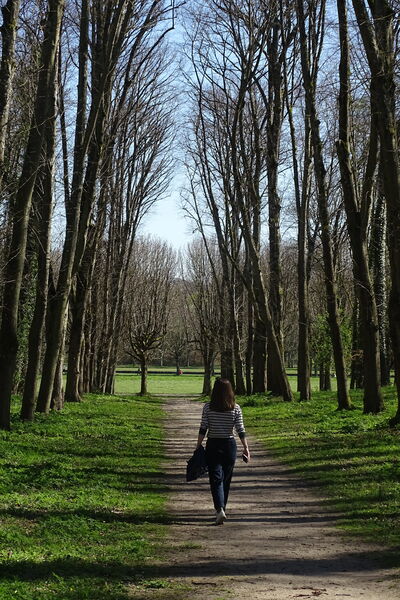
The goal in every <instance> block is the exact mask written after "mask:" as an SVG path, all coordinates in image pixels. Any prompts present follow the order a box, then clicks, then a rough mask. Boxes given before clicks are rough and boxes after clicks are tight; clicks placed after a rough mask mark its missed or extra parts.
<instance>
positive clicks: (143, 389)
mask: <svg viewBox="0 0 400 600" xmlns="http://www.w3.org/2000/svg"><path fill="white" fill-rule="evenodd" d="M146 394H147V361H146V359H145V358H143V359H142V360H141V361H140V395H141V396H146Z"/></svg>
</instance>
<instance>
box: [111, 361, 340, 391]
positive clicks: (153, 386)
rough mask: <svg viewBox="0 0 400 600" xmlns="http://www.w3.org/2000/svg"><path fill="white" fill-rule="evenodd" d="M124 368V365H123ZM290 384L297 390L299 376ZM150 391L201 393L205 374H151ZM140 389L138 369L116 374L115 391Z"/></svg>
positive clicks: (313, 382)
mask: <svg viewBox="0 0 400 600" xmlns="http://www.w3.org/2000/svg"><path fill="white" fill-rule="evenodd" d="M121 368H122V367H121ZM289 381H290V385H291V387H292V389H293V391H295V390H296V389H297V378H296V377H294V376H290V375H289ZM311 386H312V389H313V390H318V387H319V379H318V377H312V378H311ZM147 387H148V392H149V394H152V395H155V396H157V395H158V394H172V395H174V394H177V395H184V394H187V395H194V394H201V391H202V389H203V376H202V375H191V374H190V373H189V372H188V371H186V369H185V370H184V371H183V374H182V375H179V376H177V375H175V374H174V372H173V371H172V370H171V375H158V374H154V375H153V374H151V375H149V376H148V386H147ZM332 388H333V390H335V389H336V380H335V379H332ZM139 390H140V375H138V374H137V373H136V370H135V371H133V372H132V375H119V374H117V375H116V376H115V393H116V394H137V393H138V392H139Z"/></svg>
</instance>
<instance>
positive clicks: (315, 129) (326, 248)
mask: <svg viewBox="0 0 400 600" xmlns="http://www.w3.org/2000/svg"><path fill="white" fill-rule="evenodd" d="M297 10H298V25H299V31H300V48H301V65H302V73H303V84H304V91H305V97H306V109H307V113H308V115H309V118H310V127H311V140H312V146H313V151H314V171H315V179H316V183H317V199H318V209H319V217H320V221H321V240H322V249H323V259H324V270H325V286H326V296H327V311H328V321H329V328H330V334H331V339H332V348H333V356H334V361H335V370H336V377H337V389H338V408H339V409H349V408H351V402H350V398H349V395H348V391H347V383H346V368H345V362H344V354H343V344H342V337H341V333H340V326H339V316H338V309H337V293H336V281H335V280H336V278H335V271H334V265H333V254H332V240H331V234H330V223H329V214H328V203H327V191H326V181H325V176H326V170H325V165H324V160H323V155H322V142H321V137H320V131H319V120H318V116H317V111H316V105H315V85H314V82H313V80H312V78H311V71H310V64H309V59H308V51H307V36H306V29H305V16H304V9H303V0H297Z"/></svg>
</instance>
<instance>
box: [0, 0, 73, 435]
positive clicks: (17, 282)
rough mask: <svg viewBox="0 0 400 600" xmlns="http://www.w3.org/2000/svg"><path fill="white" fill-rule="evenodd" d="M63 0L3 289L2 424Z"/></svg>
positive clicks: (57, 1)
mask: <svg viewBox="0 0 400 600" xmlns="http://www.w3.org/2000/svg"><path fill="white" fill-rule="evenodd" d="M63 11H64V1H63V0H49V4H48V13H47V18H46V24H45V28H44V39H43V44H42V52H41V68H40V73H39V79H38V84H37V92H36V102H35V110H34V115H33V119H32V125H31V129H30V133H29V139H28V144H27V147H26V151H25V156H24V161H23V167H22V174H21V177H20V180H19V186H18V191H17V192H16V195H15V199H13V207H12V234H11V241H10V247H9V253H8V260H7V266H6V273H5V284H4V291H3V310H2V319H1V327H0V390H1V391H0V394H1V396H0V427H1V428H3V429H9V427H10V401H11V390H12V385H13V377H14V371H15V361H16V355H17V347H18V342H17V322H18V303H19V296H20V290H21V280H22V274H23V269H24V261H25V250H26V242H27V231H28V221H29V212H30V208H31V203H32V195H33V190H34V187H35V182H36V177H37V173H38V166H39V162H40V157H41V155H42V143H43V137H44V131H45V127H46V123H47V120H48V119H49V118H50V119H51V118H52V116H53V115H52V114H51V109H52V106H53V105H52V100H51V99H52V97H53V96H52V93H51V90H52V88H53V87H54V83H53V82H54V80H55V78H56V76H57V50H58V45H59V37H60V29H61V20H62V15H63Z"/></svg>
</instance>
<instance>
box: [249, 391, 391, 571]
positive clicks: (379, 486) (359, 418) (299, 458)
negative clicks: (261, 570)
mask: <svg viewBox="0 0 400 600" xmlns="http://www.w3.org/2000/svg"><path fill="white" fill-rule="evenodd" d="M384 394H385V404H386V410H385V412H383V413H381V414H379V415H376V416H372V415H363V414H362V393H361V392H355V393H352V399H353V402H354V406H355V409H354V410H352V411H341V412H338V411H336V398H335V395H334V394H332V393H327V392H318V393H316V394H314V396H313V399H312V400H311V401H310V402H305V403H300V402H293V403H283V402H282V401H279V400H278V399H268V398H262V397H257V396H253V397H249V398H244V397H243V398H239V399H238V401H239V403H240V404H241V405H242V407H243V412H244V417H245V423H246V426H247V427H248V428H249V429H251V430H252V431H253V433H254V434H255V435H256V436H257V437H258V438H259V439H260V440H262V441H263V443H265V445H266V447H267V448H268V449H270V450H271V451H272V452H273V454H274V455H275V456H276V457H277V458H278V459H279V460H280V461H283V462H285V463H287V464H288V465H290V466H291V467H292V470H293V472H294V473H296V474H298V475H299V476H300V477H304V478H306V479H308V480H310V481H312V482H313V483H314V484H317V485H318V486H321V488H322V491H323V493H324V494H325V495H326V497H327V500H326V506H327V507H328V508H332V510H339V511H340V512H341V513H342V515H343V517H342V519H341V525H342V526H343V527H344V528H345V529H346V530H347V531H350V532H352V533H357V534H362V535H364V536H365V537H366V538H367V539H369V540H371V541H374V542H378V543H382V544H385V545H389V546H390V547H392V548H396V547H397V548H398V547H399V545H400V431H399V430H398V429H397V430H390V429H389V428H388V420H389V418H390V417H391V416H393V414H394V413H395V399H394V390H393V388H390V387H389V388H385V390H384ZM396 556H397V558H396V559H395V560H396V561H397V563H398V562H399V561H400V557H399V556H398V554H397V555H396Z"/></svg>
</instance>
